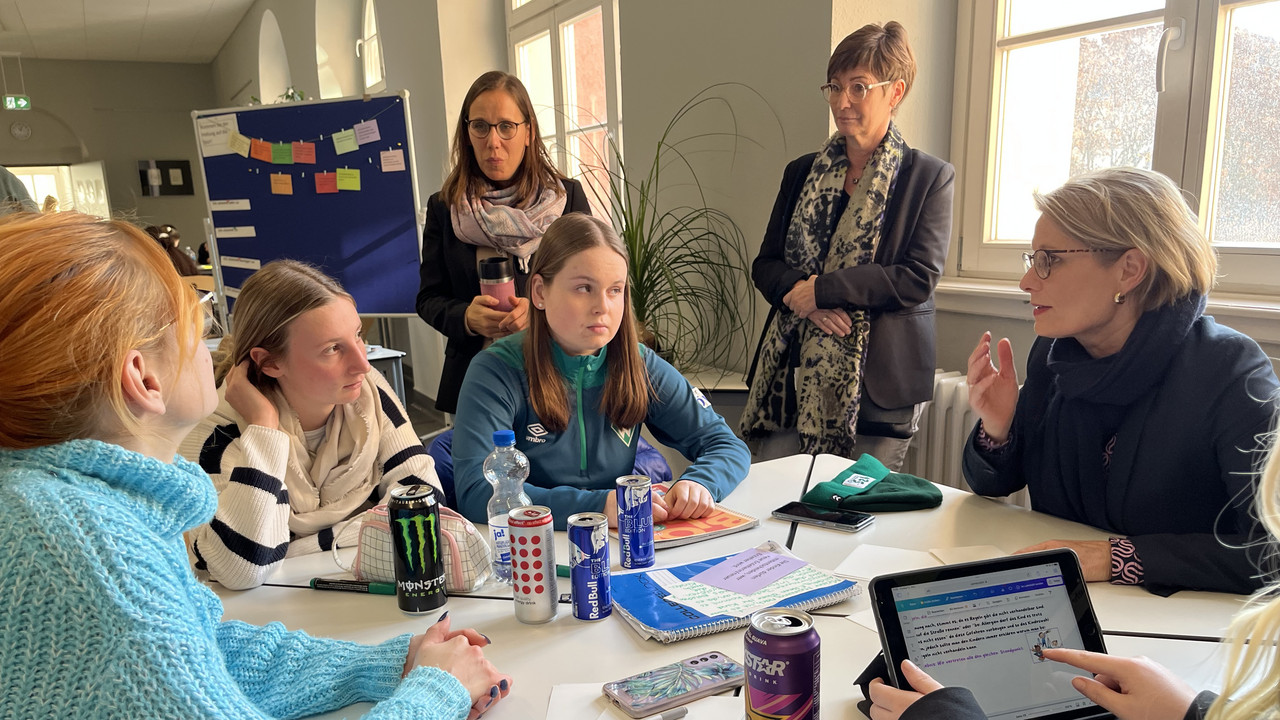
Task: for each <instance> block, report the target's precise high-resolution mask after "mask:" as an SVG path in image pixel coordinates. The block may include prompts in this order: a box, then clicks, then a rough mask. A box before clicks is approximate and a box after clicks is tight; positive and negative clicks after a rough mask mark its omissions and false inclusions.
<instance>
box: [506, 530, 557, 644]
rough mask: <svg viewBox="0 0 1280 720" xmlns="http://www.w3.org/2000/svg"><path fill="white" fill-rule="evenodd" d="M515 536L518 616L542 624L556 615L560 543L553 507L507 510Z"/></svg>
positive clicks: (514, 595)
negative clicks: (554, 529) (557, 545)
mask: <svg viewBox="0 0 1280 720" xmlns="http://www.w3.org/2000/svg"><path fill="white" fill-rule="evenodd" d="M507 525H508V531H509V533H510V535H511V594H512V598H513V599H514V600H515V605H516V619H517V620H519V621H520V622H522V623H528V624H530V625H538V624H541V623H544V622H548V621H550V620H551V619H552V618H554V617H555V616H556V603H558V602H559V600H560V593H559V590H558V588H557V586H556V546H555V533H554V531H553V528H552V518H551V508H549V507H546V506H543V505H525V506H523V507H518V508H514V509H512V510H511V511H510V512H508V513H507Z"/></svg>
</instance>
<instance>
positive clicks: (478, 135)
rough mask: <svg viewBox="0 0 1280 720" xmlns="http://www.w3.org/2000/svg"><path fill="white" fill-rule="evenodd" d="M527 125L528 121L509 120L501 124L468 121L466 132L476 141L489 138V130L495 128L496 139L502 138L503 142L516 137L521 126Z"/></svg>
mask: <svg viewBox="0 0 1280 720" xmlns="http://www.w3.org/2000/svg"><path fill="white" fill-rule="evenodd" d="M527 124H529V121H528V120H525V121H524V122H511V121H510V120H503V121H502V122H496V123H491V122H487V121H485V120H468V121H467V131H468V132H470V133H471V137H473V138H475V139H477V140H483V139H485V138H487V137H489V130H490V129H491V128H497V129H498V137H500V138H502V139H503V140H510V139H511V138H513V137H515V136H516V131H517V130H519V129H520V126H521V125H527Z"/></svg>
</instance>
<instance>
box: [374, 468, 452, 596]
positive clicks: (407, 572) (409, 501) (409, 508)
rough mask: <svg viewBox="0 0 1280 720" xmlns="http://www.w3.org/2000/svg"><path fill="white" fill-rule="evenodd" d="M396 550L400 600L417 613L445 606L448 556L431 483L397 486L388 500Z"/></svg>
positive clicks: (392, 541)
mask: <svg viewBox="0 0 1280 720" xmlns="http://www.w3.org/2000/svg"><path fill="white" fill-rule="evenodd" d="M387 518H388V520H389V522H390V525H391V544H392V548H393V549H394V550H395V569H396V602H397V603H398V604H399V605H400V609H401V610H402V611H404V612H406V613H409V614H412V615H417V614H420V613H425V612H430V611H432V610H435V609H436V608H438V607H440V606H441V605H444V604H445V602H446V601H447V600H448V599H449V597H448V595H447V594H446V593H445V580H444V555H443V554H442V552H443V549H442V547H441V544H440V539H441V538H440V500H439V498H438V496H437V495H436V491H435V489H434V488H432V487H431V486H430V485H412V486H407V487H396V488H392V490H391V497H390V499H389V500H387Z"/></svg>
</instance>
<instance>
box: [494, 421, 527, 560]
mask: <svg viewBox="0 0 1280 720" xmlns="http://www.w3.org/2000/svg"><path fill="white" fill-rule="evenodd" d="M493 445H494V447H493V452H491V453H489V457H487V458H485V459H484V479H485V480H488V481H489V484H490V485H492V486H493V497H491V498H489V532H490V534H491V537H492V538H493V574H494V576H495V577H497V578H498V579H499V580H501V581H502V582H504V583H508V584H510V583H511V536H510V535H508V534H507V512H508V511H509V510H511V509H512V508H518V507H522V506H524V505H532V504H533V501H531V500H530V499H529V496H528V495H526V494H525V492H524V481H525V480H527V479H528V478H529V458H527V457H525V454H524V453H522V452H520V451H519V450H517V449H516V434H515V433H514V432H513V431H511V430H498V431H496V432H494V433H493Z"/></svg>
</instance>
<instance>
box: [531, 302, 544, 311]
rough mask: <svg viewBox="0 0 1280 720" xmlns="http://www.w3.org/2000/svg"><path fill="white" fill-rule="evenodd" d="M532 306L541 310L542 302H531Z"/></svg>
mask: <svg viewBox="0 0 1280 720" xmlns="http://www.w3.org/2000/svg"><path fill="white" fill-rule="evenodd" d="M533 306H534V307H536V308H538V309H539V310H542V309H543V307H542V303H534V304H533Z"/></svg>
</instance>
